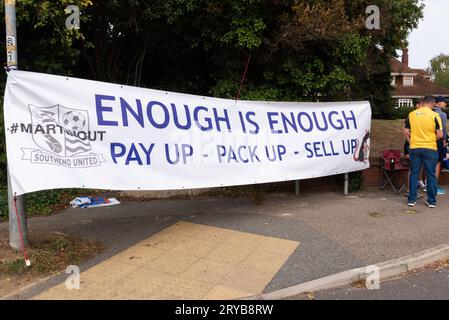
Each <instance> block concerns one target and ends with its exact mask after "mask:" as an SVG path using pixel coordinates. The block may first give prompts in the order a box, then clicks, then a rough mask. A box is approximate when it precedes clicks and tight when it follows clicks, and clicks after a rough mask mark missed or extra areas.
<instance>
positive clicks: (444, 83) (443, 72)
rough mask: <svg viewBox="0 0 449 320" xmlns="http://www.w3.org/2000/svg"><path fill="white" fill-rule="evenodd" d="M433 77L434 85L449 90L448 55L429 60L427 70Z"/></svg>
mask: <svg viewBox="0 0 449 320" xmlns="http://www.w3.org/2000/svg"><path fill="white" fill-rule="evenodd" d="M427 71H428V72H429V73H430V74H431V75H432V77H433V79H434V81H435V84H437V85H439V86H441V87H443V88H449V55H445V54H443V53H442V54H440V55H438V56H436V57H434V58H433V59H432V60H430V68H429V69H428V70H427Z"/></svg>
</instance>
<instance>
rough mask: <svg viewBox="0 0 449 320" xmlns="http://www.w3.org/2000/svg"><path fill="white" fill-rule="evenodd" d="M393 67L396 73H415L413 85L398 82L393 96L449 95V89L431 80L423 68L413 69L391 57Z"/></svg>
mask: <svg viewBox="0 0 449 320" xmlns="http://www.w3.org/2000/svg"><path fill="white" fill-rule="evenodd" d="M391 69H392V72H393V74H396V75H404V74H405V75H413V76H414V79H413V85H412V86H404V85H403V84H402V82H398V81H397V82H396V85H395V86H394V92H393V98H399V97H400V98H415V97H423V96H426V95H433V96H445V97H449V89H447V88H442V87H440V86H438V85H436V84H435V83H433V82H432V81H431V80H430V75H429V74H428V73H427V72H426V71H425V70H423V69H413V68H410V67H409V66H407V65H406V64H404V63H402V62H401V61H399V60H397V59H391Z"/></svg>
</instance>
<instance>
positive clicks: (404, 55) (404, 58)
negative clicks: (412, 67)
mask: <svg viewBox="0 0 449 320" xmlns="http://www.w3.org/2000/svg"><path fill="white" fill-rule="evenodd" d="M402 64H403V65H405V66H406V67H408V49H407V48H405V49H402Z"/></svg>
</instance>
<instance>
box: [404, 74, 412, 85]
mask: <svg viewBox="0 0 449 320" xmlns="http://www.w3.org/2000/svg"><path fill="white" fill-rule="evenodd" d="M404 86H413V76H404Z"/></svg>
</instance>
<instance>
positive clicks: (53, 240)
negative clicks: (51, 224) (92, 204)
mask: <svg viewBox="0 0 449 320" xmlns="http://www.w3.org/2000/svg"><path fill="white" fill-rule="evenodd" d="M103 249H104V247H103V245H102V244H101V243H98V242H93V241H88V240H82V239H78V238H74V237H70V236H67V235H64V234H62V233H58V232H53V233H51V234H50V235H46V236H45V237H39V238H30V242H29V247H28V254H29V256H30V259H31V263H32V266H31V267H29V268H27V267H26V266H25V262H24V259H23V256H22V254H21V253H18V252H15V251H13V250H11V249H10V247H9V243H8V239H7V238H6V237H3V238H2V239H1V244H0V276H6V277H11V276H21V275H24V274H34V275H49V274H54V273H57V272H60V271H62V270H65V268H66V267H67V266H69V265H79V264H81V263H83V262H84V261H86V260H88V259H90V258H92V257H94V256H95V255H97V254H99V253H100V252H101V251H103Z"/></svg>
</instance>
